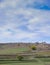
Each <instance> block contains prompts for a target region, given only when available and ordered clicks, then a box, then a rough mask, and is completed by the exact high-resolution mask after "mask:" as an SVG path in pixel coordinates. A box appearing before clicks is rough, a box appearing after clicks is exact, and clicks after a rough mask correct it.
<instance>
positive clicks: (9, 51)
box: [0, 47, 29, 54]
mask: <svg viewBox="0 0 50 65" xmlns="http://www.w3.org/2000/svg"><path fill="white" fill-rule="evenodd" d="M28 50H29V48H26V47H25V48H8V49H1V50H0V54H16V53H20V52H23V51H28Z"/></svg>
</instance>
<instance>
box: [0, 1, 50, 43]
mask: <svg viewBox="0 0 50 65" xmlns="http://www.w3.org/2000/svg"><path fill="white" fill-rule="evenodd" d="M44 41H46V42H50V0H0V42H44Z"/></svg>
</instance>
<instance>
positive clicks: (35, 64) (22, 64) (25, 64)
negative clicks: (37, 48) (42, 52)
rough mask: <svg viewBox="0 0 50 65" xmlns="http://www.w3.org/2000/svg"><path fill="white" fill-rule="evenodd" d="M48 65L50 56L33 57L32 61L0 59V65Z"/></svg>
mask: <svg viewBox="0 0 50 65" xmlns="http://www.w3.org/2000/svg"><path fill="white" fill-rule="evenodd" d="M48 64H49V65H50V58H34V59H33V60H32V61H31V60H28V61H16V60H15V61H9V60H7V61H0V65H48Z"/></svg>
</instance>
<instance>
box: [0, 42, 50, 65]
mask: <svg viewBox="0 0 50 65" xmlns="http://www.w3.org/2000/svg"><path fill="white" fill-rule="evenodd" d="M33 45H35V46H36V47H37V50H31V46H33ZM18 55H21V56H23V60H22V61H19V60H18V59H17V56H18ZM0 65H50V45H48V44H38V45H36V44H16V43H15V44H14V43H13V44H0Z"/></svg>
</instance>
